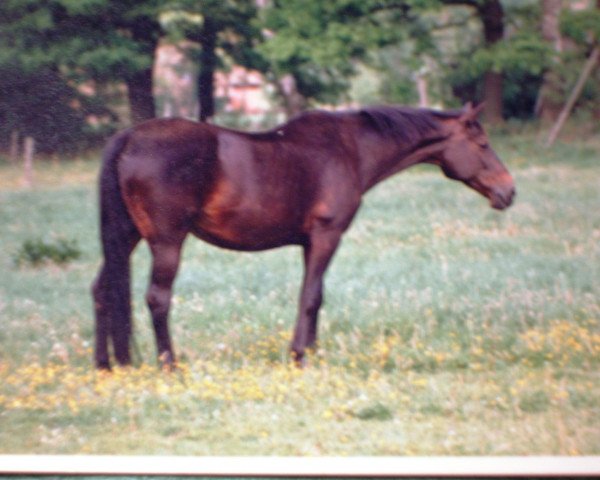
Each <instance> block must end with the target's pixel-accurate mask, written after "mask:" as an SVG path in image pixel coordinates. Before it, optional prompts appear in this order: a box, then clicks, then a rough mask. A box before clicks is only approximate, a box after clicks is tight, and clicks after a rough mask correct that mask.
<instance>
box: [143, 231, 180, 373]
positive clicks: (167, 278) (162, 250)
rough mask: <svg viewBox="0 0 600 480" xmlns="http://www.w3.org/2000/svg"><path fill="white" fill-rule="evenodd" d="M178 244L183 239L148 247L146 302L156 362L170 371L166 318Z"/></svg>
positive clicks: (172, 356)
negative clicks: (150, 321)
mask: <svg viewBox="0 0 600 480" xmlns="http://www.w3.org/2000/svg"><path fill="white" fill-rule="evenodd" d="M182 243H183V239H181V241H170V242H153V243H151V244H150V249H151V251H152V258H153V260H152V273H151V277H150V286H149V287H148V292H147V294H146V300H147V302H148V307H149V309H150V313H151V315H152V325H153V327H154V334H155V337H156V348H157V351H158V359H159V362H160V364H161V365H162V366H164V367H166V368H171V367H172V366H173V365H174V364H175V355H174V353H173V348H172V346H171V337H170V335H169V325H168V317H169V309H170V306H171V296H172V289H173V282H174V280H175V276H176V274H177V269H178V267H179V260H180V256H181V246H182Z"/></svg>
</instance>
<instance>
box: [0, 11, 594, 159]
mask: <svg viewBox="0 0 600 480" xmlns="http://www.w3.org/2000/svg"><path fill="white" fill-rule="evenodd" d="M583 3H585V2H583ZM597 3H598V2H596V1H592V0H589V1H588V2H587V8H583V9H581V8H579V9H576V8H573V5H572V4H571V2H567V1H564V0H562V1H561V0H544V1H543V2H541V3H540V2H538V1H536V0H331V1H329V2H322V1H320V0H228V1H221V0H137V1H135V0H3V1H2V2H1V3H0V97H1V98H2V104H3V109H2V111H1V112H0V122H1V127H0V143H1V144H4V145H6V143H7V142H8V140H7V139H8V138H10V137H11V135H13V134H14V132H19V134H20V135H33V136H35V137H37V138H38V139H39V140H40V141H41V143H42V144H43V145H44V146H45V147H44V148H45V149H46V150H48V151H54V150H60V149H63V150H64V149H68V148H70V145H71V144H74V143H78V144H83V145H85V144H86V142H84V141H82V138H85V137H86V136H88V137H89V132H90V131H93V130H94V129H95V130H96V131H97V133H98V131H100V133H99V134H100V135H102V132H103V131H104V130H103V129H106V128H107V129H110V128H112V127H114V125H115V119H116V118H117V115H116V111H117V110H116V105H115V103H114V102H113V101H111V100H110V99H109V98H108V97H107V93H109V92H110V93H114V94H116V95H119V94H120V92H124V96H123V100H124V101H125V102H126V104H127V105H128V111H129V112H130V121H131V122H138V121H142V120H145V119H148V118H152V117H154V116H155V115H156V109H155V106H154V103H155V101H154V97H153V95H154V92H153V64H154V62H155V58H156V54H155V52H156V50H157V47H158V46H159V45H160V42H165V41H167V42H172V43H177V42H181V41H183V40H184V39H185V40H186V41H188V42H192V45H196V47H194V48H191V49H188V51H189V52H191V54H190V55H191V56H192V60H193V61H194V62H195V63H196V64H197V65H198V69H197V72H196V75H197V80H196V85H197V97H198V103H199V104H200V109H199V111H200V117H201V119H203V120H206V119H209V118H210V117H212V116H213V115H214V114H215V112H216V111H217V107H216V105H215V99H214V89H213V86H214V75H215V72H217V71H218V70H226V69H227V68H229V67H230V66H231V65H234V64H237V65H243V66H246V67H248V68H253V69H257V70H259V71H260V72H262V74H263V76H264V79H265V82H267V83H269V84H271V85H272V86H273V92H274V97H273V100H274V102H275V103H277V102H280V103H281V105H282V106H283V108H284V109H285V111H286V112H287V114H293V113H295V112H297V111H300V110H302V109H304V108H307V107H309V106H313V105H320V104H329V105H336V104H339V103H340V102H342V103H348V102H351V101H356V94H355V93H353V92H355V91H356V89H357V88H359V87H360V85H361V81H362V85H367V87H368V90H369V94H368V95H363V96H362V98H367V97H368V98H369V99H373V100H375V101H378V102H381V103H385V102H402V103H417V102H420V103H421V104H428V103H431V102H433V103H436V104H440V105H457V104H459V103H461V102H464V101H467V100H475V101H481V100H484V101H486V115H487V118H488V120H489V121H502V119H503V118H508V117H513V116H517V117H521V118H530V117H532V116H533V115H534V113H536V112H537V113H538V114H540V115H542V113H541V112H542V111H545V112H546V113H545V114H548V112H550V114H551V115H555V113H552V112H555V111H556V108H554V109H552V108H550V106H551V104H552V103H554V104H560V103H561V102H564V100H565V98H566V96H567V95H568V90H569V88H570V87H569V85H573V84H574V83H575V80H576V77H577V72H578V71H579V70H580V69H581V66H582V65H583V64H584V62H585V61H586V59H587V58H588V57H589V54H590V52H591V51H592V49H593V48H595V47H596V46H597V44H598V38H599V35H600V32H599V31H600V26H599V25H600V13H599V12H600V8H599V7H598V4H597ZM553 22H554V23H553ZM554 24H555V25H557V27H552V25H554ZM548 25H550V31H551V32H554V33H550V34H548ZM552 28H554V30H552ZM557 37H560V38H564V39H568V42H565V45H567V47H565V48H564V49H562V50H561V51H558V50H557V47H556V42H557V41H556V38H557ZM553 38H554V40H553ZM595 75H596V76H597V69H596V73H595ZM357 77H358V78H362V79H363V80H361V81H359V82H357V81H356V78H357ZM598 93H599V92H598V87H597V86H596V84H595V83H594V82H593V81H589V82H587V84H586V86H585V88H584V90H583V94H582V99H581V101H580V104H581V105H582V106H588V108H592V110H593V111H594V112H598V111H599V110H600V107H599V106H598V105H597V104H598V100H597V98H598ZM359 97H360V95H359ZM275 103H274V108H275ZM542 104H544V105H546V107H547V108H546V109H545V110H544V109H543V108H541V106H542ZM590 105H591V107H590ZM90 118H93V121H92V122H90ZM13 136H14V135H13ZM67 146H69V147H68V148H67Z"/></svg>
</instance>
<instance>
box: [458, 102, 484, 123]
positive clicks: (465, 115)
mask: <svg viewBox="0 0 600 480" xmlns="http://www.w3.org/2000/svg"><path fill="white" fill-rule="evenodd" d="M484 107H485V102H481V103H480V104H479V105H477V106H476V107H473V104H472V103H471V102H467V103H466V104H465V106H464V107H463V109H462V114H461V116H460V121H461V122H463V123H465V122H472V121H474V120H477V117H478V116H479V114H480V113H481V111H482V110H483V108H484Z"/></svg>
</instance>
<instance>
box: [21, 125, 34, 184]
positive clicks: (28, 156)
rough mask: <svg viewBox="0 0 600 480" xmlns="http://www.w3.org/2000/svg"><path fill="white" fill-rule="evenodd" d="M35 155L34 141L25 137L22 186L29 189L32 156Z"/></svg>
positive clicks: (31, 176) (31, 175) (31, 180)
mask: <svg viewBox="0 0 600 480" xmlns="http://www.w3.org/2000/svg"><path fill="white" fill-rule="evenodd" d="M34 155H35V140H34V139H33V137H25V140H24V141H23V185H25V186H26V187H28V188H30V187H31V186H32V185H33V156H34Z"/></svg>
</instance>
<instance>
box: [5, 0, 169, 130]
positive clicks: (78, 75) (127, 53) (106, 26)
mask: <svg viewBox="0 0 600 480" xmlns="http://www.w3.org/2000/svg"><path fill="white" fill-rule="evenodd" d="M163 3H164V2H160V1H159V0H144V1H134V0H46V1H44V2H39V1H33V0H26V1H19V0H6V1H3V2H2V3H1V4H0V33H1V35H0V47H1V49H0V51H1V52H2V54H1V55H0V65H2V64H3V63H5V64H6V63H7V62H9V61H10V59H18V61H19V62H20V63H21V65H23V66H24V67H25V68H26V69H27V70H32V71H35V70H36V69H39V68H49V69H51V70H53V71H55V72H57V73H58V74H60V75H61V76H62V77H63V78H65V79H66V80H69V81H70V82H75V83H79V82H82V81H84V80H89V79H93V80H96V81H99V82H106V81H115V80H120V81H123V82H125V83H126V84H127V87H128V99H129V105H130V111H131V119H132V121H133V122H138V121H142V120H145V119H148V118H152V117H154V104H153V98H152V64H153V58H154V51H155V48H156V45H157V42H158V40H159V38H160V36H161V35H162V30H161V27H160V23H159V22H158V13H159V12H160V8H161V5H162V4H163Z"/></svg>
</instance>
